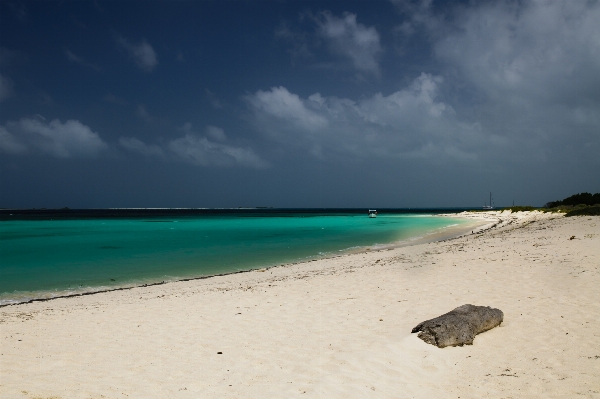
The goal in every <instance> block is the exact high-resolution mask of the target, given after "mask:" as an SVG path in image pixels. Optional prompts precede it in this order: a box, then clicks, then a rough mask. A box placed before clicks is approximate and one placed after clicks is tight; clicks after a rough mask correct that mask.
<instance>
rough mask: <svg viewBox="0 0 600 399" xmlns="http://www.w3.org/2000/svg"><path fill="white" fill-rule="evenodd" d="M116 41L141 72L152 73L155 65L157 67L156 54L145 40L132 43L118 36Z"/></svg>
mask: <svg viewBox="0 0 600 399" xmlns="http://www.w3.org/2000/svg"><path fill="white" fill-rule="evenodd" d="M116 40H117V44H118V45H119V47H121V48H123V49H125V50H126V51H127V52H128V53H129V56H130V57H131V58H132V59H133V60H134V61H135V63H136V64H137V66H138V67H140V68H141V69H142V70H144V71H146V72H152V70H153V69H154V68H155V67H156V65H158V57H157V55H156V52H155V51H154V48H153V47H152V46H151V45H150V44H148V42H147V41H146V39H144V40H142V41H141V42H140V43H132V42H130V41H129V40H127V39H125V38H124V37H122V36H118V37H117V39H116Z"/></svg>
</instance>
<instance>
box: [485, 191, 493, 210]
mask: <svg viewBox="0 0 600 399" xmlns="http://www.w3.org/2000/svg"><path fill="white" fill-rule="evenodd" d="M483 209H488V210H489V209H494V203H493V202H492V192H491V191H490V204H489V205H487V203H486V202H485V200H484V201H483Z"/></svg>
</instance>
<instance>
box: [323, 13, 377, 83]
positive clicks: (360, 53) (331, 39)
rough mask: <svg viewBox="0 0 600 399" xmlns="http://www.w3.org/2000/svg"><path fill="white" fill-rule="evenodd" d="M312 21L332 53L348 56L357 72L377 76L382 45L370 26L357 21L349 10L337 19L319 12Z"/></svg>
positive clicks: (329, 14)
mask: <svg viewBox="0 0 600 399" xmlns="http://www.w3.org/2000/svg"><path fill="white" fill-rule="evenodd" d="M315 21H316V23H317V27H318V28H317V32H318V34H319V35H320V36H321V37H322V38H323V39H325V41H326V42H327V45H328V46H329V48H330V50H331V51H332V52H333V53H334V54H338V55H341V56H343V57H346V58H348V59H350V60H351V61H352V64H353V65H354V67H355V68H356V69H357V70H358V71H361V72H366V73H370V74H374V75H379V56H380V55H381V53H382V48H381V44H380V42H379V33H377V30H376V29H375V28H374V27H366V26H365V25H363V24H360V23H358V22H357V21H356V14H351V13H344V15H343V16H342V17H341V18H340V17H336V16H335V15H332V14H331V13H329V12H322V13H321V14H319V16H318V17H317V18H316V19H315Z"/></svg>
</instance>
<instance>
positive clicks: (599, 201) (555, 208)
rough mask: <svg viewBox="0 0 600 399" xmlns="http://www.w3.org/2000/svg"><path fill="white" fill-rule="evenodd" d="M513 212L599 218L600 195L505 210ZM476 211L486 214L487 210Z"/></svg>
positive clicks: (585, 195)
mask: <svg viewBox="0 0 600 399" xmlns="http://www.w3.org/2000/svg"><path fill="white" fill-rule="evenodd" d="M504 209H506V210H510V211H511V212H528V211H540V212H556V213H564V214H565V216H584V215H591V216H598V215H600V193H596V194H591V193H579V194H574V195H571V196H570V197H567V198H565V199H563V200H560V201H552V202H548V203H547V204H546V205H544V206H543V207H541V208H538V207H534V206H511V207H508V208H504ZM476 211H480V212H485V209H483V210H482V209H478V210H476Z"/></svg>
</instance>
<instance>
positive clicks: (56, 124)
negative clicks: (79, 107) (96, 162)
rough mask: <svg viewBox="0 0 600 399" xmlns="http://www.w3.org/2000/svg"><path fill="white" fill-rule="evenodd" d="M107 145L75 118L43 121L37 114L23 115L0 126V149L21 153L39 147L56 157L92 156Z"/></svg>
mask: <svg viewBox="0 0 600 399" xmlns="http://www.w3.org/2000/svg"><path fill="white" fill-rule="evenodd" d="M107 148H108V145H107V144H106V143H105V142H104V141H103V140H102V139H101V138H100V136H99V135H98V133H95V132H93V131H92V130H91V129H90V128H89V127H88V126H86V125H84V124H82V123H81V122H79V121H77V120H68V121H66V122H65V123H62V122H61V121H59V120H58V119H55V120H53V121H52V122H50V123H46V121H45V120H43V118H41V117H36V118H23V119H21V120H19V121H18V122H8V123H7V124H6V125H5V126H0V150H2V151H3V152H7V153H13V154H23V153H26V152H30V151H39V152H42V153H46V154H48V155H51V156H54V157H56V158H74V157H94V156H96V155H98V154H99V153H100V152H102V151H103V150H106V149H107Z"/></svg>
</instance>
